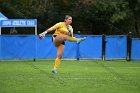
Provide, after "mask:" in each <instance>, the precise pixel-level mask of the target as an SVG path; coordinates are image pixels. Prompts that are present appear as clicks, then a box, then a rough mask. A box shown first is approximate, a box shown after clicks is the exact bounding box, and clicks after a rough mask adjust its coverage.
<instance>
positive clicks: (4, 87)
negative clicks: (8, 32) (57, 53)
mask: <svg viewBox="0 0 140 93" xmlns="http://www.w3.org/2000/svg"><path fill="white" fill-rule="evenodd" d="M53 64H54V62H53V60H46V61H36V62H33V61H4V62H0V93H140V62H126V61H104V62H103V61H97V60H88V61H84V60H82V61H65V60H63V61H62V62H61V65H60V68H59V70H58V74H57V75H53V74H52V73H51V70H52V67H53Z"/></svg>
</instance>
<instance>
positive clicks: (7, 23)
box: [2, 21, 11, 26]
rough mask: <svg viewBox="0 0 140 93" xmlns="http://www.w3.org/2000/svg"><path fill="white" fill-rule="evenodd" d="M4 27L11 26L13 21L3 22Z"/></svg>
mask: <svg viewBox="0 0 140 93" xmlns="http://www.w3.org/2000/svg"><path fill="white" fill-rule="evenodd" d="M2 24H3V25H7V26H8V25H11V21H3V23H2Z"/></svg>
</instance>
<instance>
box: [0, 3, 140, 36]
mask: <svg viewBox="0 0 140 93" xmlns="http://www.w3.org/2000/svg"><path fill="white" fill-rule="evenodd" d="M1 2H2V3H1V4H0V6H1V9H0V10H1V11H2V12H3V13H4V14H5V15H6V16H7V17H8V18H37V19H38V32H39V33H40V32H42V31H44V30H45V29H46V28H49V27H50V26H52V25H54V24H55V23H57V22H60V21H63V20H64V16H65V15H67V14H69V15H72V16H73V19H74V20H73V24H72V25H73V27H74V29H75V30H76V31H77V30H80V31H81V33H82V34H117V33H118V32H117V31H121V32H120V33H121V34H123V33H124V32H127V31H128V32H129V31H133V32H135V24H134V23H135V21H138V22H139V20H140V17H139V16H140V0H1ZM128 21H129V22H128ZM127 22H128V23H127ZM122 23H124V24H122ZM126 23H127V24H126ZM114 27H115V28H114ZM116 28H117V29H118V30H117V31H115V32H113V33H112V30H113V29H116ZM132 28H133V29H132ZM126 29H127V31H126Z"/></svg>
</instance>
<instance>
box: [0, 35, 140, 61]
mask: <svg viewBox="0 0 140 93" xmlns="http://www.w3.org/2000/svg"><path fill="white" fill-rule="evenodd" d="M76 37H87V39H86V40H85V41H84V42H81V43H80V44H79V45H78V44H77V43H74V42H68V41H66V42H65V51H64V54H63V58H89V59H101V58H102V36H83V35H82V36H80V35H79V36H78V35H76ZM139 48H140V39H132V50H131V53H132V54H131V58H132V60H140V49H139ZM56 51H57V50H56V47H55V46H54V45H53V43H52V37H51V36H46V37H45V38H44V39H42V40H40V39H39V38H38V37H37V36H35V35H33V36H0V59H34V58H37V59H44V58H56ZM126 57H127V37H126V36H106V51H105V58H106V59H118V58H119V59H126Z"/></svg>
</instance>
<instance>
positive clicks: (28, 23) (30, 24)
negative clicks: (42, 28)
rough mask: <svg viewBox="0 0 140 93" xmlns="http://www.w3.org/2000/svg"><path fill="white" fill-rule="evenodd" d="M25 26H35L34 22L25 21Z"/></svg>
mask: <svg viewBox="0 0 140 93" xmlns="http://www.w3.org/2000/svg"><path fill="white" fill-rule="evenodd" d="M27 25H29V26H34V25H35V22H34V21H32V20H30V21H27Z"/></svg>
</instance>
